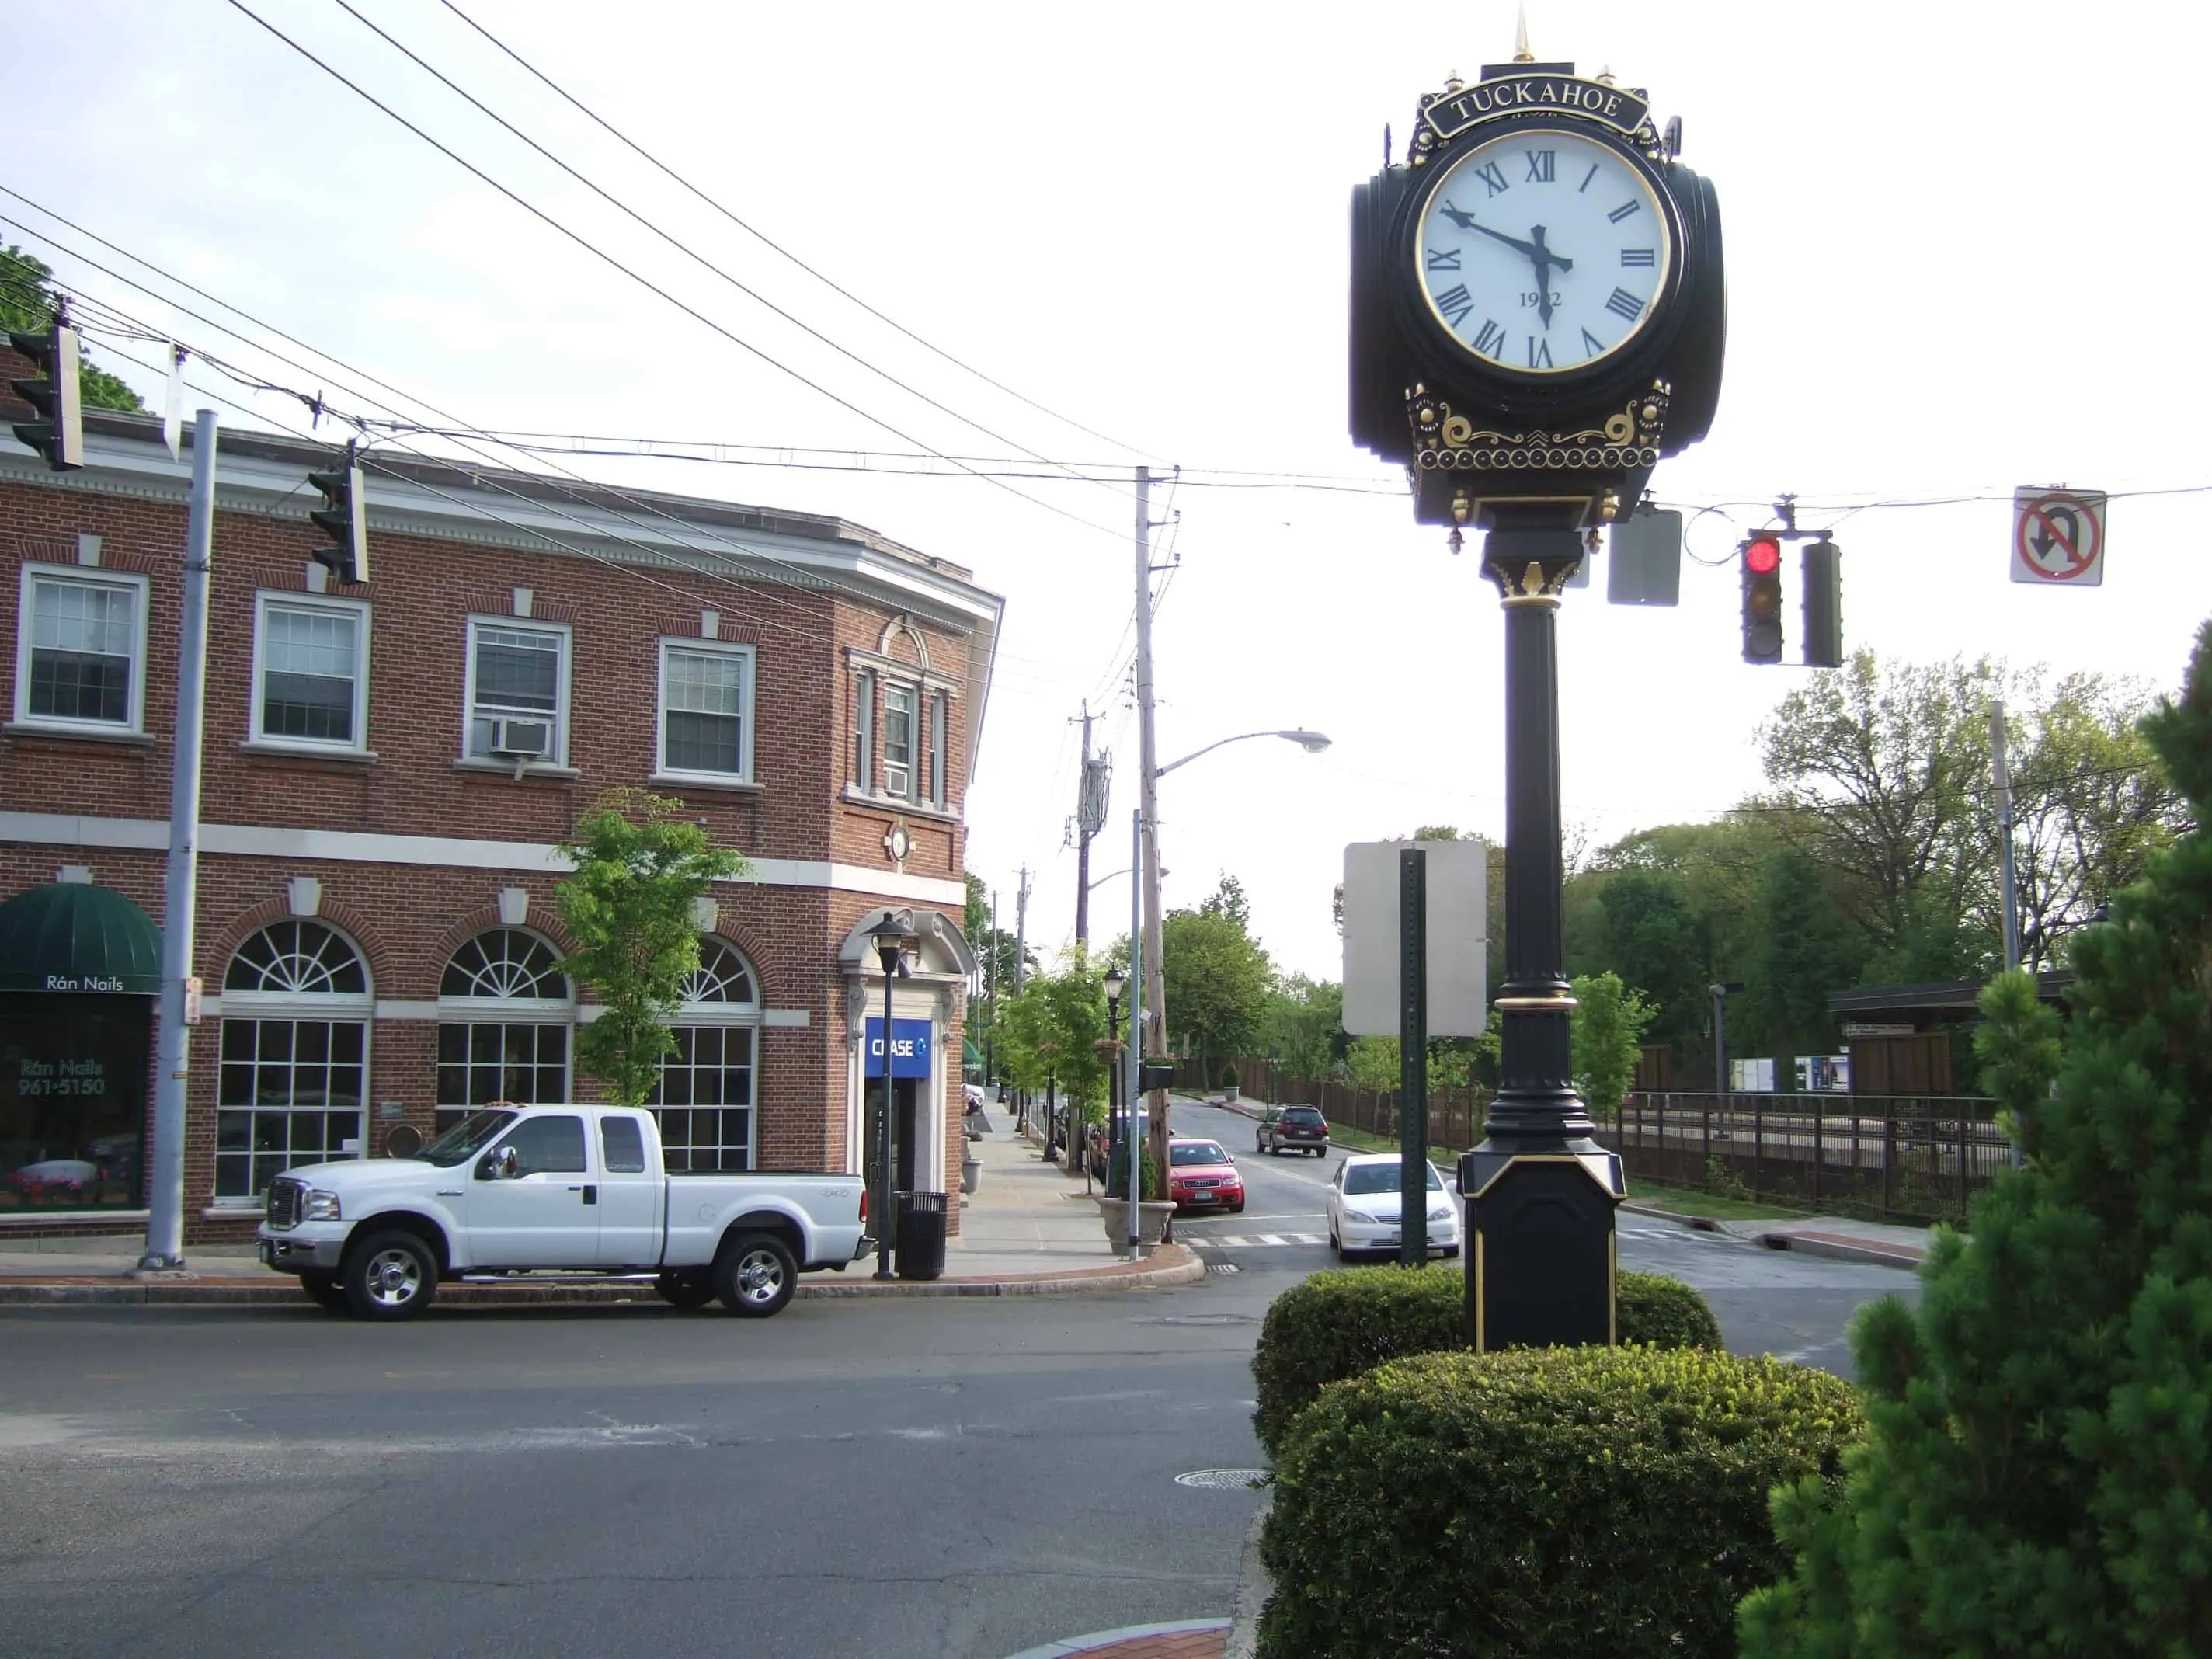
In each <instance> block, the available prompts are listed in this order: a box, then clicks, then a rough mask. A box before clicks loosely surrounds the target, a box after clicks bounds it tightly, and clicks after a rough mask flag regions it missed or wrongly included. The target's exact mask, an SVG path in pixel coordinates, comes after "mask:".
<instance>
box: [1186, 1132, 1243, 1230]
mask: <svg viewBox="0 0 2212 1659" xmlns="http://www.w3.org/2000/svg"><path fill="white" fill-rule="evenodd" d="M1168 1196H1169V1197H1170V1198H1171V1199H1173V1200H1175V1206H1176V1213H1177V1214H1182V1213H1184V1212H1200V1211H1204V1210H1222V1211H1225V1212H1228V1213H1229V1214H1231V1215H1236V1214H1237V1213H1238V1212H1241V1211H1242V1210H1243V1208H1244V1177H1243V1176H1241V1175H1239V1174H1237V1160H1236V1159H1235V1158H1231V1157H1230V1156H1229V1151H1228V1148H1226V1147H1225V1146H1223V1145H1222V1144H1221V1143H1220V1142H1219V1141H1218V1140H1195V1139H1194V1140H1182V1139H1176V1140H1170V1141H1169V1142H1168Z"/></svg>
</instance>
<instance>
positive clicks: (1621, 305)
mask: <svg viewBox="0 0 2212 1659" xmlns="http://www.w3.org/2000/svg"><path fill="white" fill-rule="evenodd" d="M1605 308H1606V309H1607V311H1609V312H1611V313H1613V315H1614V316H1616V317H1619V318H1621V319H1625V320H1626V321H1628V322H1634V321H1635V320H1636V319H1638V317H1641V316H1642V315H1643V314H1644V301H1641V300H1639V299H1638V298H1637V297H1636V296H1635V295H1633V294H1631V293H1630V292H1629V291H1628V290H1627V289H1625V288H1617V289H1613V298H1611V299H1610V300H1607V301H1606V302H1605Z"/></svg>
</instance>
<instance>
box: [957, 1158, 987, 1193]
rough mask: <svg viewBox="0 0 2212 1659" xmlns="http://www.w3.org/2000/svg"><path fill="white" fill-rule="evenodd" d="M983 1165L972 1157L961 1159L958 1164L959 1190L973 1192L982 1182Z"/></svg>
mask: <svg viewBox="0 0 2212 1659" xmlns="http://www.w3.org/2000/svg"><path fill="white" fill-rule="evenodd" d="M982 1182H983V1166H982V1164H980V1163H978V1162H977V1161H976V1160H975V1159H974V1158H966V1159H963V1161H962V1163H961V1165H960V1190H961V1191H962V1192H963V1193H973V1192H974V1191H975V1188H977V1187H979V1186H981V1184H982Z"/></svg>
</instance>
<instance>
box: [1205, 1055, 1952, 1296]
mask: <svg viewBox="0 0 2212 1659" xmlns="http://www.w3.org/2000/svg"><path fill="white" fill-rule="evenodd" d="M1174 1098H1175V1099H1177V1100H1188V1101H1190V1102H1191V1103H1194V1104H1196V1105H1201V1106H1218V1107H1219V1108H1221V1109H1223V1110H1224V1111H1230V1112H1236V1113H1238V1114H1239V1115H1243V1116H1245V1117H1257V1116H1259V1115H1260V1112H1261V1108H1262V1107H1263V1106H1265V1105H1266V1104H1267V1103H1266V1102H1264V1101H1254V1100H1238V1101H1233V1102H1232V1101H1226V1100H1224V1099H1223V1098H1222V1097H1220V1096H1219V1095H1218V1094H1216V1095H1211V1096H1206V1095H1193V1094H1187V1093H1183V1092H1181V1091H1178V1092H1177V1093H1176V1095H1175V1096H1174ZM1329 1146H1330V1148H1331V1150H1333V1151H1336V1152H1353V1151H1356V1150H1358V1149H1357V1148H1354V1147H1351V1146H1346V1145H1345V1144H1344V1143H1343V1142H1341V1141H1338V1140H1332V1141H1330V1142H1329ZM1620 1207H1621V1210H1622V1211H1623V1212H1624V1213H1626V1214H1632V1215H1643V1216H1650V1217H1652V1218H1655V1219H1657V1220H1662V1221H1673V1222H1678V1223H1680V1225H1683V1226H1686V1227H1691V1228H1694V1229H1696V1230H1697V1231H1699V1232H1708V1233H1725V1234H1727V1235H1728V1236H1729V1237H1731V1238H1741V1239H1744V1240H1746V1241H1747V1242H1749V1243H1753V1244H1764V1245H1765V1246H1766V1248H1767V1249H1771V1250H1793V1251H1795V1252H1796V1253H1797V1254H1798V1255H1816V1256H1823V1257H1826V1258H1827V1259H1829V1260H1831V1261H1858V1262H1872V1263H1875V1264H1876V1265H1878V1266H1881V1267H1903V1268H1906V1269H1908V1270H1909V1269H1911V1268H1914V1267H1918V1266H1919V1265H1920V1262H1921V1260H1922V1258H1923V1257H1924V1256H1925V1255H1927V1254H1928V1229H1927V1228H1925V1227H1905V1226H1898V1225H1892V1224H1890V1223H1887V1222H1880V1221H1855V1220H1853V1219H1851V1218H1850V1217H1847V1216H1836V1215H1808V1216H1799V1217H1791V1218H1789V1219H1787V1220H1766V1221H1717V1220H1714V1219H1711V1218H1708V1217H1705V1216H1692V1215H1685V1214H1681V1213H1680V1212H1676V1211H1673V1210H1669V1209H1667V1208H1665V1207H1664V1206H1661V1205H1658V1204H1655V1203H1653V1202H1651V1201H1650V1200H1638V1199H1631V1200H1629V1201H1628V1202H1626V1203H1625V1204H1623V1205H1622V1206H1620Z"/></svg>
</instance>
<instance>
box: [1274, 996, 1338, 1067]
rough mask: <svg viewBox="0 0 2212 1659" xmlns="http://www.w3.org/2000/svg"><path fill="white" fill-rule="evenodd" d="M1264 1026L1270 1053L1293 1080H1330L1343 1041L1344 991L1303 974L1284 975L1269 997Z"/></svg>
mask: <svg viewBox="0 0 2212 1659" xmlns="http://www.w3.org/2000/svg"><path fill="white" fill-rule="evenodd" d="M1264 1024H1265V1028H1266V1035H1267V1052H1268V1053H1269V1054H1273V1055H1274V1056H1275V1057H1276V1058H1277V1059H1278V1060H1281V1062H1282V1063H1283V1065H1284V1066H1285V1068H1286V1069H1287V1070H1288V1071H1289V1072H1290V1073H1291V1076H1292V1077H1297V1078H1309V1079H1310V1078H1323V1077H1327V1076H1328V1074H1329V1073H1330V1071H1331V1070H1332V1069H1334V1066H1335V1063H1336V1052H1337V1045H1338V1044H1339V1043H1340V1042H1343V1041H1344V987H1342V986H1341V985H1338V984H1336V983H1334V981H1326V980H1322V981H1316V980H1311V979H1308V978H1307V977H1306V976H1305V975H1304V974H1286V975H1282V976H1281V977H1279V979H1277V980H1276V981H1275V987H1274V989H1273V991H1272V992H1270V993H1269V994H1268V997H1267V1014H1266V1017H1265V1020H1264Z"/></svg>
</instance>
